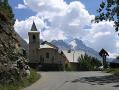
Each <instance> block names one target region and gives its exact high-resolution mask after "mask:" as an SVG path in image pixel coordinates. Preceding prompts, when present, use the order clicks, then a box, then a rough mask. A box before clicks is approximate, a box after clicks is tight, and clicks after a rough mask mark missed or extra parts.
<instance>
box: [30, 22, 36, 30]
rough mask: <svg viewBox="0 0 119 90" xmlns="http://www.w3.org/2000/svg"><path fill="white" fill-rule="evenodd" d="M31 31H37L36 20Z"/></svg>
mask: <svg viewBox="0 0 119 90" xmlns="http://www.w3.org/2000/svg"><path fill="white" fill-rule="evenodd" d="M31 31H37V28H36V25H35V23H34V21H33V24H32V27H31Z"/></svg>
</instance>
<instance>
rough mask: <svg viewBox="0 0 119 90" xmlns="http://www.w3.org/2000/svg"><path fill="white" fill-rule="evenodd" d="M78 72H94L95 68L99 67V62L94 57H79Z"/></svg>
mask: <svg viewBox="0 0 119 90" xmlns="http://www.w3.org/2000/svg"><path fill="white" fill-rule="evenodd" d="M78 62H79V67H78V68H79V70H84V71H85V70H86V71H87V70H96V69H97V67H99V66H101V62H100V61H99V60H97V59H96V58H94V57H91V56H88V55H87V54H85V55H81V56H80V57H79V59H78Z"/></svg>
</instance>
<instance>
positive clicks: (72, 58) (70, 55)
mask: <svg viewBox="0 0 119 90" xmlns="http://www.w3.org/2000/svg"><path fill="white" fill-rule="evenodd" d="M63 53H64V55H65V56H66V57H67V59H68V60H69V62H78V58H79V57H80V56H81V55H84V54H85V52H83V51H71V52H68V50H63Z"/></svg>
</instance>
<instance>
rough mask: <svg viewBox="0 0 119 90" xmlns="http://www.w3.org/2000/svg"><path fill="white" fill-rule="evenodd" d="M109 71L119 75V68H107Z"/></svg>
mask: <svg viewBox="0 0 119 90" xmlns="http://www.w3.org/2000/svg"><path fill="white" fill-rule="evenodd" d="M105 71H106V72H107V73H112V74H114V75H118V76H119V68H110V69H107V70H105Z"/></svg>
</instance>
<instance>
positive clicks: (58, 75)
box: [24, 72, 119, 90]
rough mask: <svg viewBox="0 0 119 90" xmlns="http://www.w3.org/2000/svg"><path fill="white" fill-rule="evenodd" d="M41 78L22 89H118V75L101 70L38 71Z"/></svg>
mask: <svg viewBox="0 0 119 90" xmlns="http://www.w3.org/2000/svg"><path fill="white" fill-rule="evenodd" d="M39 73H40V74H41V75H42V78H41V79H40V80H38V81H37V82H36V83H34V84H33V85H31V86H29V87H27V88H25V89H24V90H119V77H117V76H113V75H111V74H108V73H102V72H39Z"/></svg>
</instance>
